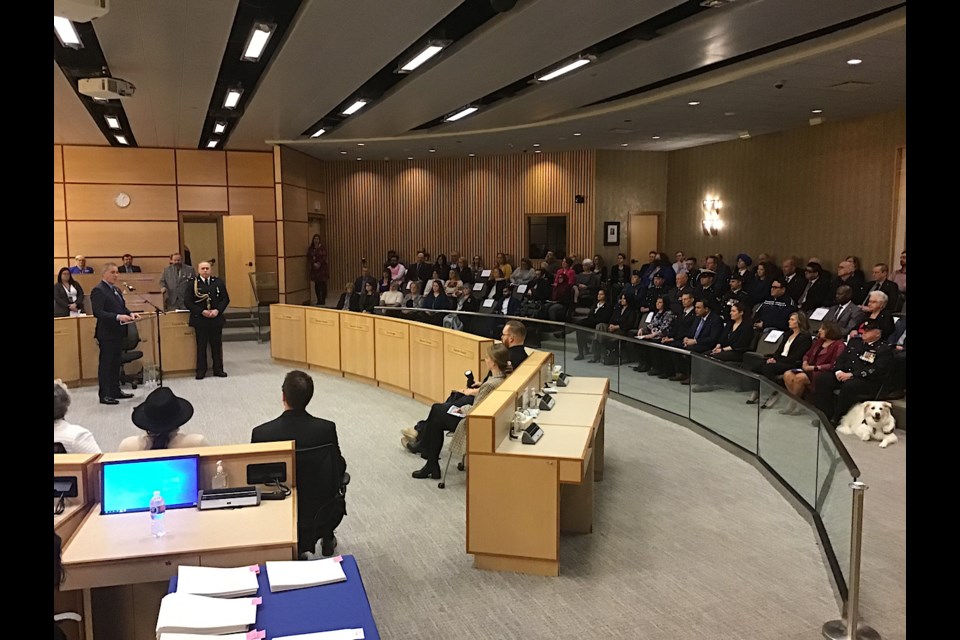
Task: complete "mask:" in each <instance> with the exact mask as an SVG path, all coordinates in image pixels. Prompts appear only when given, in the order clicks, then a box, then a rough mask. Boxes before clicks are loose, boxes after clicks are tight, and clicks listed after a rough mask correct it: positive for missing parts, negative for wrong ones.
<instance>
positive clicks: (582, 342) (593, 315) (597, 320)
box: [574, 261, 613, 362]
mask: <svg viewBox="0 0 960 640" xmlns="http://www.w3.org/2000/svg"><path fill="white" fill-rule="evenodd" d="M585 262H588V261H585ZM612 314H613V307H612V305H610V304H608V303H607V292H606V291H604V290H603V289H600V290H599V291H597V302H596V304H595V305H594V306H593V308H592V309H590V313H588V314H587V317H586V318H583V319H582V320H578V321H577V325H578V326H580V327H586V328H587V329H596V328H599V327H600V326H603V327H604V328H605V327H606V326H607V325H608V324H609V323H610V316H611V315H612ZM576 333H577V355H576V357H574V360H583V359H584V358H585V357H586V356H585V355H584V352H585V351H586V349H587V344H588V343H590V342H592V341H593V338H594V335H593V334H592V333H588V332H586V331H577V332H576ZM597 355H598V354H594V357H593V358H592V359H591V362H596V359H597Z"/></svg>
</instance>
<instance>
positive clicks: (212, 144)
mask: <svg viewBox="0 0 960 640" xmlns="http://www.w3.org/2000/svg"><path fill="white" fill-rule="evenodd" d="M218 142H220V141H219V140H207V149H213V148H214V147H216V146H217V143H218Z"/></svg>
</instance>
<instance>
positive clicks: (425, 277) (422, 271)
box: [407, 251, 433, 291]
mask: <svg viewBox="0 0 960 640" xmlns="http://www.w3.org/2000/svg"><path fill="white" fill-rule="evenodd" d="M432 273H433V265H432V264H428V263H427V256H426V253H424V252H423V251H418V252H417V261H416V263H414V265H413V268H412V269H411V271H410V272H409V273H408V274H407V275H408V276H409V277H410V282H416V283H418V284H419V285H420V291H423V290H425V289H426V288H427V282H428V281H429V280H430V274H432ZM407 290H409V287H408V288H407Z"/></svg>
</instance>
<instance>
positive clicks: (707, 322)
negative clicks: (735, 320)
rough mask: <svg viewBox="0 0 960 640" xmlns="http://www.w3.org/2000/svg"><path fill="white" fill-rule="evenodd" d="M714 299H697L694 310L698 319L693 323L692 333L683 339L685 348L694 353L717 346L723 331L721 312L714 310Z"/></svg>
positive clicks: (703, 351) (704, 351)
mask: <svg viewBox="0 0 960 640" xmlns="http://www.w3.org/2000/svg"><path fill="white" fill-rule="evenodd" d="M714 304H715V303H714V302H713V301H712V300H697V301H696V303H695V304H694V306H693V312H694V313H696V314H697V318H698V320H697V321H696V322H694V323H693V326H692V333H691V334H690V335H689V336H687V337H685V338H684V339H683V348H684V349H687V350H688V351H693V352H694V353H706V352H707V351H710V350H711V349H713V348H714V347H715V346H717V340H719V339H720V332H721V331H723V320H721V319H720V314H719V313H714V312H713V306H714Z"/></svg>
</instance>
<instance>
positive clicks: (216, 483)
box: [211, 460, 227, 489]
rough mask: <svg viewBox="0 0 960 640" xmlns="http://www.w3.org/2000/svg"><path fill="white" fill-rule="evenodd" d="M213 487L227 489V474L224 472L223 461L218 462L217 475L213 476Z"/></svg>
mask: <svg viewBox="0 0 960 640" xmlns="http://www.w3.org/2000/svg"><path fill="white" fill-rule="evenodd" d="M211 485H212V487H213V488H214V489H226V488H227V472H226V471H224V470H223V460H217V473H216V475H214V476H213V482H212V483H211Z"/></svg>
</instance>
